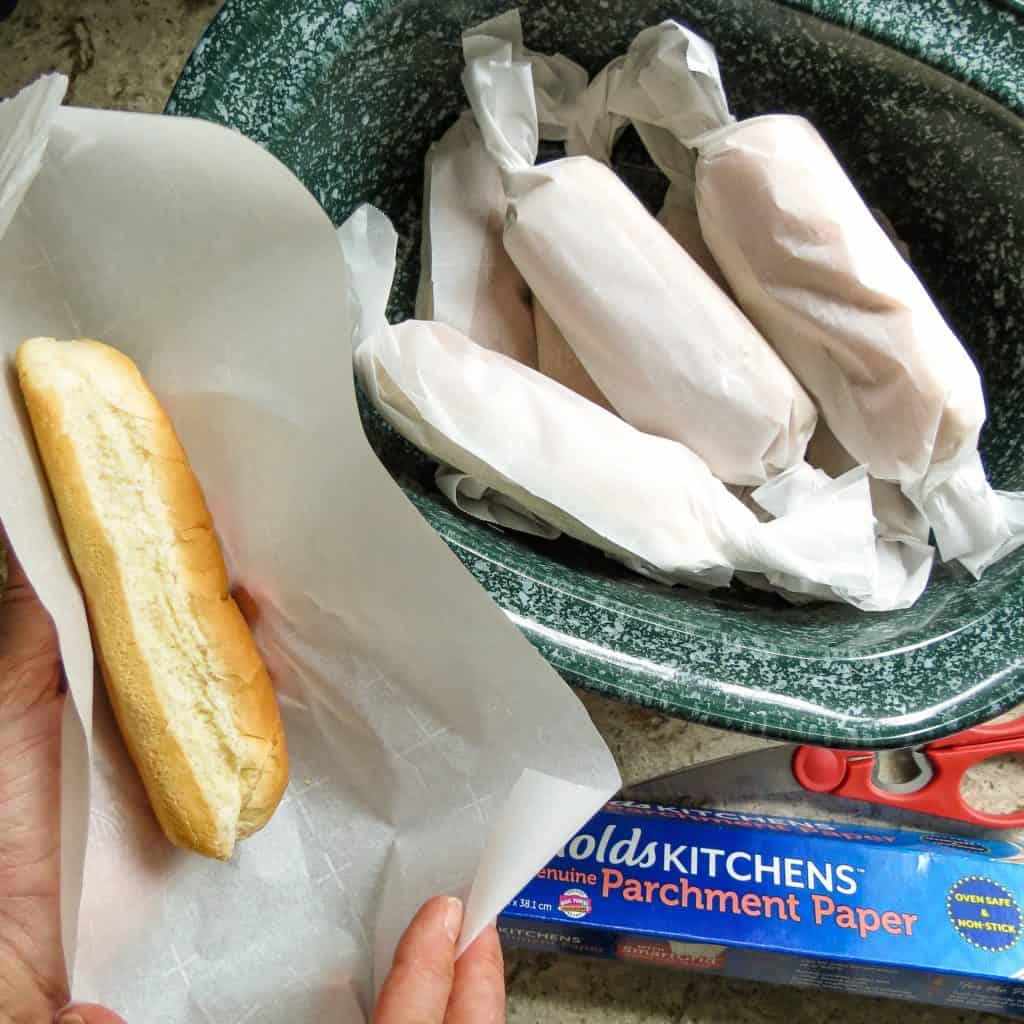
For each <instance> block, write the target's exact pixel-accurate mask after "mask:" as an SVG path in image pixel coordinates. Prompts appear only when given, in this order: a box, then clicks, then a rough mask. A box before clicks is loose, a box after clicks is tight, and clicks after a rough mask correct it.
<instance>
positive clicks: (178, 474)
mask: <svg viewBox="0 0 1024 1024" xmlns="http://www.w3.org/2000/svg"><path fill="white" fill-rule="evenodd" d="M16 365H17V370H18V379H19V381H20V384H21V390H22V394H23V395H24V397H25V402H26V405H27V406H28V411H29V415H30V417H31V420H32V427H33V430H34V432H35V436H36V442H37V444H38V447H39V451H40V454H41V456H42V460H43V465H44V466H45V468H46V474H47V477H48V478H49V481H50V487H51V489H52V491H53V496H54V499H55V501H56V504H57V509H58V511H59V513H60V518H61V523H62V525H63V527H64V533H65V535H66V537H67V541H68V546H69V548H70V550H71V556H72V558H73V559H74V563H75V567H76V568H77V570H78V575H79V577H80V579H81V583H82V588H83V590H84V592H85V598H86V603H87V605H88V608H89V617H90V621H91V625H92V630H93V638H94V642H95V646H96V649H97V656H98V659H99V663H100V666H101V669H102V672H103V676H104V678H105V680H106V684H107V690H108V692H109V694H110V700H111V704H112V705H113V707H114V712H115V714H116V715H117V720H118V723H119V724H120V727H121V732H122V735H123V736H124V740H125V743H126V745H127V747H128V750H129V752H130V754H131V756H132V759H133V760H134V762H135V765H136V767H137V768H138V770H139V774H140V775H141V776H142V780H143V782H144V783H145V786H146V791H147V793H148V794H149V800H150V803H151V804H152V806H153V810H154V811H155V813H156V816H157V818H158V820H159V821H160V825H161V826H162V828H163V830H164V832H165V833H166V835H167V837H168V839H170V840H171V842H173V843H175V844H176V845H178V846H181V847H184V848H186V849H190V850H195V851H196V852H198V853H202V854H205V855H207V856H209V857H217V858H220V859H226V858H228V857H230V856H231V853H232V851H233V850H234V846H235V841H236V840H237V839H242V838H244V837H245V836H247V835H250V834H251V833H253V832H255V831H256V830H257V829H260V828H262V827H263V825H265V824H266V823H267V821H268V820H269V819H270V816H271V814H272V813H273V811H274V808H275V807H276V806H277V804H278V802H279V801H280V799H281V796H282V794H283V793H284V789H285V786H286V785H287V783H288V755H287V750H286V747H285V740H284V732H283V730H282V726H281V716H280V712H279V711H278V707H277V702H276V700H275V698H274V692H273V689H272V688H271V685H270V677H269V676H268V675H267V670H266V668H265V666H264V664H263V661H262V660H261V658H260V655H259V652H258V651H257V649H256V645H255V643H254V642H253V639H252V635H251V634H250V632H249V627H248V626H247V625H246V623H245V620H244V619H243V618H242V614H241V612H240V611H239V610H238V606H237V605H236V604H235V602H234V600H233V599H232V598H231V596H230V594H229V592H228V579H227V572H226V570H225V567H224V559H223V556H222V554H221V550H220V545H219V544H218V542H217V538H216V536H215V535H214V531H213V524H212V522H211V520H210V513H209V510H208V509H207V507H206V502H205V500H204V498H203V493H202V490H201V489H200V487H199V483H198V481H197V480H196V478H195V476H194V475H193V473H192V470H191V468H190V467H189V464H188V460H187V459H186V457H185V453H184V451H183V450H182V447H181V445H180V443H179V442H178V438H177V437H176V435H175V433H174V428H173V427H172V426H171V422H170V420H169V419H168V418H167V415H166V413H165V412H164V411H163V409H162V408H161V407H160V404H159V402H157V400H156V398H155V397H154V396H153V394H152V392H151V391H150V390H149V388H148V387H147V386H146V382H145V381H144V380H143V379H142V375H141V374H140V373H139V370H138V368H137V367H136V366H135V364H134V363H133V362H132V361H131V360H130V359H129V358H128V357H127V356H125V355H123V354H122V353H121V352H119V351H117V350H116V349H113V348H111V347H109V346H108V345H104V344H101V343H100V342H97V341H69V342H63V341H55V340H54V339H53V338H33V339H31V340H30V341H26V342H25V343H24V344H22V345H21V347H20V348H19V349H18V353H17V356H16Z"/></svg>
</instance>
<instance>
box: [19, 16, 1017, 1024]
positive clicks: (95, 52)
mask: <svg viewBox="0 0 1024 1024" xmlns="http://www.w3.org/2000/svg"><path fill="white" fill-rule="evenodd" d="M218 6H219V0H81V2H78V3H75V4H69V3H67V2H66V0H20V2H19V4H18V7H17V9H16V10H15V13H14V14H13V15H12V16H11V17H10V18H8V19H7V20H6V21H4V22H0V97H6V96H8V95H10V94H11V93H13V92H14V91H16V90H17V89H18V88H20V87H21V86H22V85H25V84H27V83H28V82H30V81H31V80H32V79H34V78H35V77H36V76H38V75H40V74H42V73H43V72H45V71H49V70H52V69H54V68H56V69H59V70H62V71H64V72H66V73H67V74H68V75H69V76H70V79H71V89H70V93H69V100H70V102H72V103H75V104H79V105H83V106H93V107H112V108H117V109H122V110H137V111H150V112H157V111H160V110H161V109H162V108H163V106H164V103H165V101H166V99H167V96H168V94H169V93H170V90H171V87H172V86H173V84H174V81H175V79H176V78H177V76H178V73H179V72H180V70H181V67H182V65H183V64H184V62H185V59H186V58H187V56H188V54H189V52H190V51H191V49H192V46H193V44H194V43H195V41H196V39H197V38H198V37H199V35H200V33H201V32H202V31H203V29H204V28H205V26H206V25H207V23H208V22H209V21H210V19H211V18H212V17H213V15H214V14H215V13H216V11H217V8H218ZM3 7H4V4H3V3H0V10H2V9H3ZM583 700H584V702H585V704H586V706H587V708H588V710H589V711H590V713H591V715H592V717H593V719H594V721H595V722H596V724H597V726H598V728H599V729H600V730H601V732H602V734H603V735H604V737H605V739H606V740H607V742H608V744H609V746H610V747H611V750H612V753H613V754H614V755H615V757H616V760H617V761H618V763H619V765H620V767H621V770H622V774H623V777H624V779H625V780H626V781H627V782H630V781H637V780H640V779H643V778H646V777H648V776H650V775H654V774H657V773H659V772H664V771H668V770H671V769H672V768H676V767H681V766H683V765H686V764H691V763H693V762H697V761H703V760H707V759H710V758H715V757H722V756H725V755H728V754H732V753H736V752H739V751H742V750H749V749H752V748H755V747H757V746H759V745H760V743H759V741H757V740H753V739H750V738H749V737H744V736H738V735H733V734H729V733H724V732H720V731H718V730H713V729H708V728H705V727H703V726H698V725H692V724H689V723H686V722H681V721H677V720H673V719H668V718H665V717H663V716H661V715H657V714H653V713H651V712H648V711H644V710H642V709H639V708H634V707H627V706H625V705H620V704H617V703H614V702H612V701H609V700H605V699H603V698H598V697H592V696H589V695H583ZM969 784H970V793H969V796H971V797H973V799H974V802H975V803H976V804H978V805H979V806H983V807H986V808H987V809H991V810H993V811H1007V810H1011V809H1013V808H1015V807H1021V806H1024V771H1022V770H1021V767H1020V765H1018V764H1013V763H1000V764H990V765H986V766H985V768H984V770H983V771H980V772H979V773H978V775H977V777H975V778H972V779H970V780H969ZM737 806H739V805H737ZM744 806H746V807H748V808H749V809H758V810H765V811H770V812H782V813H790V814H805V815H808V816H812V817H813V816H816V817H826V816H831V817H842V818H845V819H848V820H856V818H857V816H858V815H857V813H856V808H854V807H853V806H852V805H843V806H840V805H838V804H829V803H823V802H818V803H817V804H812V803H809V802H807V801H803V802H799V803H798V802H794V801H792V800H791V801H789V802H785V801H779V800H776V801H764V802H761V803H757V804H753V803H751V804H746V805H744ZM869 813H870V816H871V817H873V818H877V817H878V812H869ZM507 974H508V982H509V1000H508V1019H509V1021H510V1024H556V1022H558V1024H583V1022H586V1024H605V1022H608V1024H610V1022H613V1021H614V1022H621V1024H669V1022H672V1024H718V1022H721V1024H760V1022H774V1021H785V1022H786V1024H803V1022H807V1024H812V1022H813V1024H820V1022H822V1021H831V1020H841V1021H849V1022H851V1024H853V1022H861V1021H863V1022H869V1021H870V1022H871V1024H890V1022H891V1024H897V1022H899V1024H912V1022H913V1024H925V1022H934V1024H954V1022H960V1024H984V1022H990V1021H996V1020H998V1019H999V1018H996V1017H993V1016H991V1015H989V1014H979V1013H961V1012H957V1011H949V1010H938V1009H934V1008H931V1007H916V1006H910V1005H908V1004H905V1003H896V1002H890V1001H886V1000H877V999H869V998H864V997H853V996H842V995H836V994H833V993H825V992H808V991H806V990H798V989H793V988H786V987H771V986H764V985H756V984H752V983H747V982H739V981H729V980H727V979H724V978H719V977H711V976H705V975H699V974H691V973H684V972H673V971H665V970H658V969H656V968H646V967H642V966H638V965H632V964H613V963H605V962H588V961H581V960H573V959H569V958H565V957H561V958H559V957H554V956H549V955H533V954H510V955H509V957H508V964H507Z"/></svg>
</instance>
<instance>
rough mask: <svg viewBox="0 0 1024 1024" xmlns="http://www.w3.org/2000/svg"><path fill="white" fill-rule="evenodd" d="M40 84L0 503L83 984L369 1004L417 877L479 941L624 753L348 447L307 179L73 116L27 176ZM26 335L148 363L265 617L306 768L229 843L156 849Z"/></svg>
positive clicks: (195, 1006) (334, 262)
mask: <svg viewBox="0 0 1024 1024" xmlns="http://www.w3.org/2000/svg"><path fill="white" fill-rule="evenodd" d="M37 88H39V89H42V90H52V89H55V88H58V89H59V85H57V86H55V85H54V84H53V83H52V82H51V83H50V84H44V85H41V86H37ZM47 102H49V104H50V106H49V107H48V106H47ZM41 107H42V111H41ZM50 107H52V102H50V101H46V102H41V98H40V97H39V96H38V95H37V96H36V97H35V99H34V100H32V102H31V103H30V102H28V101H25V100H24V99H23V100H22V101H21V103H20V105H18V106H15V105H12V104H7V105H5V106H3V107H0V230H2V226H3V225H4V223H5V217H6V218H10V217H13V219H11V220H10V224H9V226H8V228H7V231H6V233H4V234H3V237H2V238H0V282H2V284H0V352H2V353H3V356H4V363H5V376H4V383H5V387H4V388H3V390H2V391H0V462H2V466H0V469H2V472H0V518H2V519H3V522H4V524H5V526H6V527H7V530H8V531H9V534H10V539H11V542H12V544H13V546H14V548H15V550H16V551H17V553H18V555H19V557H20V558H21V559H22V561H23V563H24V565H25V569H26V571H27V573H28V576H29V578H30V580H31V581H32V583H33V584H34V585H35V587H36V588H37V590H38V592H39V594H40V597H41V598H42V600H43V601H44V603H45V604H46V606H47V608H48V609H49V611H50V613H51V615H52V616H53V619H54V621H55V623H56V626H57V629H58V633H59V637H60V642H61V648H62V652H63V656H64V663H65V667H66V671H67V676H68V683H69V692H70V699H69V700H68V703H67V711H66V715H65V720H64V726H63V729H64V732H63V737H64V743H63V758H64V761H63V776H64V785H63V841H62V855H63V912H64V935H65V946H66V952H67V956H68V961H69V965H70V964H74V984H73V989H74V993H75V995H76V997H78V998H82V999H98V1000H101V1001H104V1002H106V1003H108V1004H109V1005H111V1006H112V1007H113V1008H114V1009H116V1010H118V1011H119V1012H121V1013H122V1014H124V1015H125V1016H126V1017H127V1018H128V1019H129V1020H131V1021H133V1022H141V1021H145V1022H146V1024H162V1022H167V1024H169V1022H175V1024H181V1022H183V1021H189V1022H191V1021H197V1022H206V1021H211V1022H213V1021H215V1022H217V1024H236V1022H237V1024H241V1022H242V1021H245V1022H246V1024H261V1022H266V1024H271V1022H273V1024H280V1021H282V1020H289V1021H293V1022H296V1024H305V1022H310V1024H312V1022H314V1021H317V1022H322V1021H324V1020H328V1019H329V1020H332V1021H343V1022H347V1021H356V1020H361V1019H363V1017H364V1015H365V1013H366V1011H367V1009H368V1007H369V1004H370V1001H371V998H372V993H373V990H374V986H375V985H379V983H380V980H381V978H382V974H383V970H384V969H385V968H386V966H387V965H388V963H389V962H390V957H391V953H392V950H393V947H394V943H395V941H396V938H397V936H398V934H399V933H400V931H401V929H402V928H403V927H404V925H405V923H406V922H407V921H408V919H409V917H410V915H411V913H412V912H413V911H414V909H415V907H416V906H417V905H418V904H419V903H420V902H421V901H422V900H423V899H425V898H426V897H427V896H429V895H431V894H433V893H435V892H439V891H446V892H452V893H457V894H460V895H462V896H467V895H468V899H469V902H468V907H467V916H466V923H465V927H464V933H463V940H462V941H463V944H465V943H466V942H468V941H469V940H470V939H471V938H472V937H473V936H474V935H475V934H476V933H477V932H478V931H479V930H480V928H482V927H483V926H484V925H485V924H486V922H487V921H488V920H489V919H491V918H492V917H493V916H494V915H495V914H496V913H497V912H498V910H499V909H500V908H501V906H502V905H503V904H504V903H505V902H506V901H507V900H508V899H509V898H511V897H512V896H513V895H514V894H515V892H516V891H517V890H518V889H519V888H520V887H521V886H522V885H523V884H524V883H525V882H526V881H527V879H528V878H529V876H530V875H531V874H532V873H533V872H535V871H536V870H538V869H539V868H540V867H541V866H542V865H543V864H544V863H545V862H546V860H547V859H548V858H549V856H550V855H551V853H552V852H553V851H554V850H555V849H556V848H557V847H558V846H559V845H560V844H561V843H562V842H564V840H565V839H566V838H568V837H569V835H570V834H571V833H572V832H573V831H574V830H575V829H577V828H578V827H579V826H580V825H581V824H582V823H583V822H584V821H585V820H586V819H587V818H588V817H589V816H590V815H591V814H592V813H593V812H594V811H595V810H597V808H598V807H599V806H600V805H601V803H602V802H603V801H604V800H605V799H606V798H607V797H608V796H609V795H610V794H611V793H612V792H613V791H614V790H615V789H617V787H618V785H619V779H618V775H617V772H616V770H615V767H614V764H613V762H612V759H611V757H610V755H609V753H608V751H607V749H606V747H605V746H604V744H603V742H602V741H601V740H600V738H599V737H598V735H597V733H596V731H595V730H594V729H593V726H592V725H591V723H590V721H589V719H588V718H587V716H586V714H585V712H584V711H583V709H582V707H581V706H580V704H579V703H578V701H577V700H576V699H575V697H574V696H573V695H572V693H571V692H570V690H569V689H568V687H566V686H565V685H564V683H562V682H561V680H560V679H559V678H558V677H557V676H556V675H555V673H554V672H553V671H552V670H551V669H550V668H549V667H548V666H547V665H546V664H545V662H544V661H543V660H542V659H541V658H540V657H539V655H537V654H536V653H535V652H534V651H533V649H532V648H531V647H530V646H529V644H528V643H527V642H526V641H525V640H524V639H523V638H522V637H521V636H520V635H519V634H518V633H517V632H516V630H515V629H514V628H513V627H512V626H511V625H510V624H509V623H508V621H507V620H506V619H505V618H504V616H503V615H502V613H501V612H500V611H499V609H498V608H497V607H496V606H495V605H494V604H492V603H491V601H490V600H489V599H488V598H487V597H486V596H485V595H484V593H483V592H482V590H481V589H480V588H479V587H478V586H477V585H476V583H475V582H473V580H472V579H471V578H470V576H469V575H468V574H467V573H466V571H465V570H464V569H463V568H462V567H461V566H460V565H459V563H458V562H457V560H456V559H455V557H454V556H453V555H452V554H451V553H450V552H449V551H448V550H447V549H446V547H445V546H444V544H443V542H442V541H441V540H440V539H439V538H438V537H437V536H436V534H434V532H433V531H432V530H431V529H430V528H429V526H427V524H426V523H425V522H423V520H422V519H421V518H420V517H419V516H418V515H417V514H416V512H415V511H414V510H413V508H412V507H411V505H409V504H408V503H407V501H406V500H405V499H404V498H403V497H402V496H401V493H400V492H399V490H398V489H397V488H396V487H395V485H394V484H393V483H392V481H391V480H390V479H389V477H388V476H387V474H386V473H385V471H384V470H383V468H382V467H381V466H380V465H379V463H378V462H377V461H376V459H375V458H374V456H373V454H372V452H371V450H370V448H369V446H368V444H367V443H366V440H365V437H364V435H363V431H362V427H361V424H360V422H359V418H358V415H357V412H356V406H355V401H354V394H353V385H352V369H351V351H350V347H349V341H348V338H349V335H350V310H349V308H348V305H347V298H346V295H347V289H346V281H345V272H344V267H343V263H342V260H341V255H340V252H339V250H338V246H337V243H336V241H335V237H334V231H333V229H332V225H331V224H330V222H329V220H328V219H327V217H326V216H325V215H324V213H323V212H322V210H321V209H320V208H319V206H318V205H317V204H316V202H315V201H314V200H313V198H312V197H311V196H310V195H309V194H308V193H307V192H306V190H305V189H304V188H303V187H302V186H301V185H300V184H299V183H298V181H297V180H296V179H295V178H294V177H293V176H292V175H291V174H290V173H289V172H288V171H287V170H286V169H285V168H284V167H283V166H281V165H280V164H279V163H278V162H277V161H276V160H274V159H273V158H272V157H270V156H269V155H267V154H266V153H264V152H263V151H262V150H260V149H259V148H258V147H256V146H255V145H254V144H252V143H250V142H248V141H246V140H244V139H243V138H241V137H240V136H238V135H236V134H234V133H232V132H229V131H227V130H225V129H223V128H219V127H215V126H212V125H209V124H205V123H202V122H196V121H188V120H184V119H177V118H164V117H153V116H147V115H138V114H120V113H107V112H97V111H89V110H72V109H62V110H60V111H58V112H57V113H56V115H55V117H54V121H53V130H52V134H51V137H50V141H49V148H48V150H47V152H46V155H45V157H44V158H43V160H42V167H41V170H40V172H39V175H38V177H37V178H36V180H35V183H34V184H32V185H31V187H30V188H28V189H27V191H26V190H25V189H24V188H23V187H22V186H23V185H24V181H22V185H19V186H18V187H14V185H12V182H13V181H15V179H17V178H18V177H19V176H21V177H22V178H24V176H25V175H26V174H27V171H26V168H27V166H28V165H27V164H26V161H27V160H31V159H32V158H33V157H32V155H33V153H38V150H39V143H40V141H41V140H40V139H39V138H38V137H36V138H35V141H32V140H29V141H30V142H31V144H28V145H27V144H26V138H25V136H26V128H29V129H30V132H29V134H33V135H34V134H35V133H39V132H43V133H44V134H45V127H46V122H47V121H48V111H49V109H50ZM22 196H23V198H22ZM19 200H20V203H19ZM36 334H45V335H54V336H57V337H75V336H93V337H97V338H101V339H103V340H105V341H107V342H110V343H111V344H114V345H117V346H118V347H120V348H122V349H123V350H124V351H126V352H127V353H128V354H129V355H131V356H132V357H133V358H134V359H135V360H136V361H137V362H138V363H139V366H140V368H141V369H142V371H143V373H144V374H145V375H146V376H147V378H148V380H149V382H150V383H151V385H152V386H153V388H154V390H155V391H156V392H157V394H158V395H159V397H160V398H161V400H162V401H163V403H164V404H165V406H166V408H167V410H168V412H169V413H170V415H171V417H172V419H173V421H174V423H175V426H176V428H177V430H178V433H179V435H180V436H181V439H182V442H183V444H184V445H185V448H186V450H187V451H188V452H189V454H190V458H191V461H192V464H193V467H194V469H195V471H196V473H197V475H198V477H199V479H200V481H201V482H202V484H203V487H204V489H205V491H206V495H207V499H208V501H209V504H210V507H211V510H212V512H213V516H214V520H215V522H216V523H217V526H218V530H219V533H220V537H221V540H222V543H223V546H224V549H225V554H226V557H227V560H228V563H229V569H230V571H231V575H232V579H233V580H234V581H235V583H236V584H238V585H240V586H242V587H244V588H245V590H246V591H247V592H248V594H249V595H250V596H251V598H252V599H253V603H254V605H255V607H256V609H257V611H258V617H257V619H256V621H255V624H254V632H255V635H256V639H257V641H258V643H259V644H260V647H261V649H262V651H263V653H264V655H265V657H266V659H267V662H268V666H269V668H270V672H271V675H272V676H273V678H274V680H275V683H276V685H277V689H278V694H279V699H280V702H281V705H282V710H283V713H284V719H285V726H286V730H287V735H288V742H289V746H290V749H291V755H292V782H291V786H290V788H289V790H288V793H287V795H286V797H285V800H284V802H283V804H282V806H281V807H280V808H279V809H278V811H277V814H276V815H275V817H274V818H273V820H272V821H271V823H270V824H269V826H268V827H267V828H266V829H265V830H264V831H263V832H261V833H259V834H258V835H257V836H255V837H253V838H252V839H250V840H247V841H246V842H245V843H243V844H242V845H241V847H240V849H239V851H238V853H237V854H236V856H235V858H234V859H233V860H232V861H231V862H230V863H227V864H221V863H217V862H212V861H207V860H204V859H203V858H201V857H199V856H196V855H193V854H188V853H184V852H181V851H178V850H176V849H174V848H172V847H171V846H169V845H168V844H167V842H166V840H164V838H163V837H162V835H160V834H159V832H158V830H157V827H156V825H155V823H154V820H153V818H152V816H151V814H150V812H149V809H148V806H147V804H146V801H145V797H144V794H143V793H142V790H141V787H140V785H139V784H138V782H137V779H136V777H135V774H134V772H133V770H132V769H131V766H130V764H129V763H128V762H127V759H126V756H125V754H124V751H123V748H122V746H121V744H120V741H119V738H118V737H117V734H116V729H114V728H113V727H112V724H111V720H110V717H109V713H108V711H107V708H106V704H105V700H104V699H103V698H102V697H100V696H97V699H96V702H95V715H94V708H93V692H94V691H93V664H92V652H91V648H90V644H89V639H88V631H87V625H86V619H85V613H84V608H83V604H82V600H81V597H80V595H79V591H78V589H77V585H76V582H75V579H74V574H73V571H72V569H71V566H70V564H69V561H68V559H67V556H66V554H65V550H64V547H63V544H62V541H61V534H60V530H59V526H58V524H57V522H56V520H55V516H54V513H53V510H52V507H51V504H50V500H49V497H48V495H47V491H46V486H45V482H44V478H43V476H42V473H41V470H40V467H39V465H38V462H37V460H36V457H35V453H34V448H33V444H32V439H31V434H30V430H29V427H28V423H27V419H26V417H25V414H24V411H23V409H22V406H21V401H20V396H19V394H18V389H17V384H16V381H15V378H14V374H13V370H12V368H11V365H10V358H9V357H10V355H11V354H12V353H13V351H14V349H15V348H16V346H17V344H18V343H19V342H20V341H21V340H22V339H24V338H27V337H30V336H32V335H36ZM439 598H440V599H439ZM79 894H81V913H80V915H79V913H78V910H79Z"/></svg>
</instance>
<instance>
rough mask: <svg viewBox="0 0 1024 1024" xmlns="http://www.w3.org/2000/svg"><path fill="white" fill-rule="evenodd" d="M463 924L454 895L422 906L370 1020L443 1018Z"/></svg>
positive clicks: (438, 1023)
mask: <svg viewBox="0 0 1024 1024" xmlns="http://www.w3.org/2000/svg"><path fill="white" fill-rule="evenodd" d="M461 927H462V904H461V903H460V902H459V900H457V899H455V898H454V897H451V896H435V897H434V898H433V899H432V900H428V901H427V902H426V903H425V904H424V905H423V906H422V907H421V908H420V911H419V913H418V914H417V915H416V916H415V917H414V918H413V919H412V924H410V925H409V927H408V928H407V929H406V932H405V934H404V935H403V936H402V939H401V941H400V942H399V943H398V949H396V950H395V962H394V964H393V965H392V967H391V973H390V974H389V975H388V977H387V981H385V982H384V988H383V989H382V990H381V993H380V999H378V1000H377V1008H376V1010H375V1011H374V1014H373V1020H372V1024H444V1013H445V1009H446V1007H447V1006H448V997H449V996H450V995H451V991H452V979H453V976H454V974H455V941H456V939H458V937H459V929H460V928H461Z"/></svg>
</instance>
